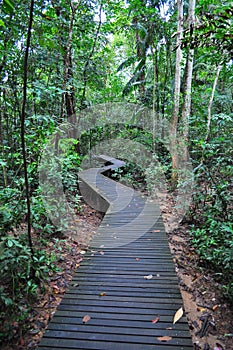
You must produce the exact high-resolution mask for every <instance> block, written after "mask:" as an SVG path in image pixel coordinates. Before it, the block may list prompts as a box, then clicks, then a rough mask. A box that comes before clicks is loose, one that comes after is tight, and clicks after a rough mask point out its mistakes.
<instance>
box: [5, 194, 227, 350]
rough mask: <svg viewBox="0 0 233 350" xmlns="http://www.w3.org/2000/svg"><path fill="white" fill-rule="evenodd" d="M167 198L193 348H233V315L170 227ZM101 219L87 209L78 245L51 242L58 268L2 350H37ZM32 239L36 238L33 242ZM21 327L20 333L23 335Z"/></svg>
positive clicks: (183, 233)
mask: <svg viewBox="0 0 233 350" xmlns="http://www.w3.org/2000/svg"><path fill="white" fill-rule="evenodd" d="M172 202H173V199H172V197H171V196H166V199H164V198H163V200H162V205H161V211H162V215H163V220H164V223H165V227H166V231H167V234H168V239H169V244H170V248H171V252H172V255H173V260H174V263H175V266H176V272H177V275H178V279H179V283H180V288H181V293H182V296H183V300H184V308H185V312H186V316H187V318H188V322H189V327H190V332H191V335H192V339H193V344H194V349H195V350H233V317H232V315H233V313H232V311H233V310H232V309H230V306H229V305H228V304H227V303H226V302H225V301H224V300H223V299H222V297H221V292H220V288H219V285H218V284H217V283H216V282H215V281H214V279H213V277H212V276H211V273H210V272H209V271H207V270H204V269H203V270H201V269H200V267H199V266H198V258H197V256H196V254H195V251H194V249H193V248H192V247H191V245H190V238H189V234H188V230H187V227H186V225H185V224H183V225H182V224H180V225H177V224H176V223H174V220H173V218H174V212H173V209H172ZM101 218H102V217H101V215H100V214H99V213H97V212H96V211H95V210H93V209H91V208H90V207H88V206H87V205H83V209H82V211H81V212H80V213H78V214H77V222H78V224H79V229H80V230H81V231H82V234H81V237H82V238H81V240H80V237H79V243H77V242H76V241H75V240H74V239H72V238H66V239H63V240H60V243H59V244H57V239H55V238H54V239H52V240H51V242H50V243H49V244H48V246H46V248H45V249H46V250H47V251H55V252H56V253H57V254H58V255H59V259H58V261H57V265H58V266H59V267H60V268H61V271H60V272H58V273H56V274H52V275H51V276H50V278H49V280H48V283H46V284H45V285H44V286H43V287H44V289H45V291H42V290H41V292H40V293H38V296H37V300H35V302H34V304H32V307H31V311H30V315H29V318H28V320H27V321H26V322H25V321H24V323H23V324H18V323H17V322H14V323H13V324H12V327H13V330H14V334H15V337H14V339H13V341H11V342H10V343H7V344H2V345H1V346H0V349H1V350H26V349H32V350H33V349H36V346H37V344H38V343H39V341H40V339H41V337H42V335H43V332H44V330H45V328H46V326H47V324H48V322H49V321H50V319H51V318H52V316H53V314H54V313H55V311H56V308H57V306H58V305H59V303H60V301H61V299H62V296H63V294H64V293H65V291H66V289H67V287H68V285H69V282H70V281H71V280H72V275H73V273H74V272H75V270H76V269H77V268H78V267H79V264H81V261H82V257H83V254H85V249H86V248H87V247H86V242H87V241H88V239H89V238H90V237H91V236H92V235H93V234H94V233H95V231H96V229H97V228H98V226H99V224H100V222H101ZM35 239H36V238H35ZM22 329H24V331H22Z"/></svg>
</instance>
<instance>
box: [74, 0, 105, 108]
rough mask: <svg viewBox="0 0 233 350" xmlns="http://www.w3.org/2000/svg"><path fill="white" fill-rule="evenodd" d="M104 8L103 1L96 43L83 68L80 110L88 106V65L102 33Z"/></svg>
mask: <svg viewBox="0 0 233 350" xmlns="http://www.w3.org/2000/svg"><path fill="white" fill-rule="evenodd" d="M102 8H103V4H102V3H101V5H100V9H99V24H98V27H97V30H96V34H95V39H94V43H93V45H92V48H91V51H90V53H89V56H88V58H87V60H86V63H85V66H84V69H83V92H82V97H81V101H80V107H79V108H80V110H82V109H84V108H86V107H87V106H86V101H85V100H86V90H87V70H88V66H89V64H90V61H91V58H92V56H93V54H94V51H95V47H96V44H97V40H98V37H99V33H100V28H101V25H102V19H101V16H102Z"/></svg>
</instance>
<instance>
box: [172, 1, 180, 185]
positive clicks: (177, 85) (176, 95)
mask: <svg viewBox="0 0 233 350" xmlns="http://www.w3.org/2000/svg"><path fill="white" fill-rule="evenodd" d="M177 9H178V17H177V41H176V69H175V86H174V107H173V114H172V121H171V134H170V151H171V157H172V178H171V180H172V184H173V186H175V185H176V183H177V179H178V174H177V170H178V154H177V126H178V119H179V110H180V82H181V58H182V52H181V39H182V35H183V1H182V0H177Z"/></svg>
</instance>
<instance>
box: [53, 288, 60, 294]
mask: <svg viewBox="0 0 233 350" xmlns="http://www.w3.org/2000/svg"><path fill="white" fill-rule="evenodd" d="M53 289H55V290H54V292H55V293H56V294H58V293H59V292H60V289H59V288H58V286H53Z"/></svg>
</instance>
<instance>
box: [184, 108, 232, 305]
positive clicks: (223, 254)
mask: <svg viewBox="0 0 233 350" xmlns="http://www.w3.org/2000/svg"><path fill="white" fill-rule="evenodd" d="M202 127H203V126H202V125H201V124H198V128H200V129H201V128H202ZM198 128H197V130H196V132H197V133H198V131H199V135H200V136H201V135H202V134H203V133H201V132H200V129H198ZM232 132H233V130H232V116H230V115H226V114H218V115H214V116H213V118H212V129H211V138H210V140H209V141H208V142H205V141H204V140H203V139H202V138H201V137H200V136H199V137H198V138H196V139H194V140H193V143H194V145H195V147H194V148H193V151H192V154H193V159H194V162H196V164H198V163H199V162H200V163H199V165H198V166H197V167H196V169H195V179H196V185H195V188H194V190H193V204H192V209H191V212H190V215H191V220H192V222H194V223H195V226H193V228H192V230H191V234H192V237H193V245H194V246H195V248H196V251H197V253H198V254H199V256H200V258H201V261H202V263H205V264H206V265H207V266H208V267H209V268H210V269H212V270H214V271H216V278H218V280H219V281H221V283H222V284H223V291H224V293H225V295H226V296H227V297H228V298H229V299H230V300H231V301H233V288H232V278H233V276H232V265H233V231H232V230H233V226H232V222H233V216H232V198H233V183H232V178H233V164H232V158H233V146H232ZM197 135H198V134H197Z"/></svg>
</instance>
